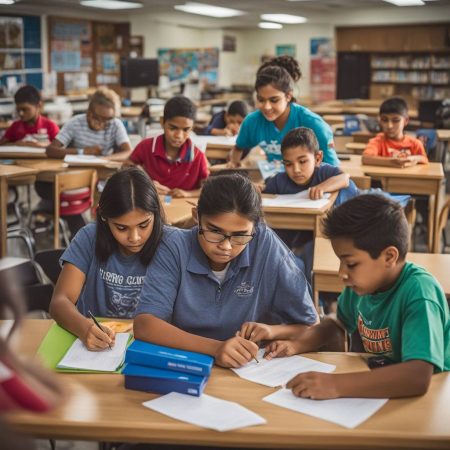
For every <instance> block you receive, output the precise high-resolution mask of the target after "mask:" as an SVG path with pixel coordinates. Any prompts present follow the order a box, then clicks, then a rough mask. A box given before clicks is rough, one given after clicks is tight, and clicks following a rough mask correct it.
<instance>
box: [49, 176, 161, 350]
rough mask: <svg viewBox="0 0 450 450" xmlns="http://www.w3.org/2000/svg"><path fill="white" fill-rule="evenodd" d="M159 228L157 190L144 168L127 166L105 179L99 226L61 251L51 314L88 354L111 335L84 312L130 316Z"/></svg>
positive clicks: (101, 346)
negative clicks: (84, 346)
mask: <svg viewBox="0 0 450 450" xmlns="http://www.w3.org/2000/svg"><path fill="white" fill-rule="evenodd" d="M163 224H164V218H163V215H162V210H161V204H160V202H159V197H158V194H157V192H156V189H155V186H154V185H153V183H152V182H151V180H150V179H149V178H148V176H147V175H146V174H145V173H144V172H143V171H142V170H140V169H138V168H136V167H131V168H128V169H125V170H122V171H120V172H117V173H115V174H114V175H113V176H112V177H111V178H110V179H109V180H108V182H107V183H106V185H105V188H104V191H103V192H102V195H101V197H100V201H99V205H98V209H97V223H96V224H89V225H86V226H85V227H84V228H82V229H81V230H80V231H79V232H78V233H77V235H76V236H75V238H74V240H73V241H72V242H71V244H70V246H69V247H68V248H67V250H66V251H65V252H64V253H63V255H62V257H61V262H62V263H63V264H64V266H63V269H62V272H61V275H60V276H59V279H58V282H57V284H56V287H55V292H54V294H53V297H52V301H51V303H50V314H51V315H52V317H53V318H54V319H55V321H56V322H58V323H59V324H60V325H61V326H62V327H64V328H66V329H67V330H68V331H70V332H71V333H73V334H75V335H76V336H78V337H79V338H80V339H81V340H82V341H83V342H84V344H85V345H86V347H87V348H88V349H89V350H94V351H95V350H103V349H105V348H106V347H108V345H109V344H111V343H113V342H114V333H113V332H112V331H111V330H110V329H108V328H107V327H103V328H104V329H105V331H106V332H105V333H104V332H102V331H101V330H99V329H98V328H97V327H96V326H94V322H93V321H92V320H90V319H89V318H87V317H86V316H87V315H88V311H92V313H93V314H94V315H95V316H101V317H121V318H131V317H133V316H134V310H135V308H136V305H137V302H138V298H139V294H140V291H141V287H142V284H143V281H144V276H145V272H146V268H147V265H148V264H149V263H150V261H151V260H152V258H153V255H154V254H155V251H156V249H157V247H158V244H159V241H160V239H161V236H162V234H163Z"/></svg>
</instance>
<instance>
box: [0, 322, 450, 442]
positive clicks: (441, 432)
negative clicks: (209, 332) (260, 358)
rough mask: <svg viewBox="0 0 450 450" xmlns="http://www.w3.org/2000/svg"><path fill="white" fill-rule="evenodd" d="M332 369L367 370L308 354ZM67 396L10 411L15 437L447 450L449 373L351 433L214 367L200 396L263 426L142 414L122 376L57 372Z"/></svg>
mask: <svg viewBox="0 0 450 450" xmlns="http://www.w3.org/2000/svg"><path fill="white" fill-rule="evenodd" d="M50 324H51V321H49V320H28V321H26V322H25V324H24V327H23V328H22V330H21V331H20V332H19V336H18V342H17V343H18V351H19V354H25V355H29V356H31V355H34V354H35V352H36V349H37V347H38V346H39V343H40V341H41V340H42V338H43V337H44V335H45V333H46V331H47V330H48V328H49V326H50ZM308 357H311V358H314V359H317V360H320V361H323V362H326V363H330V364H335V365H336V366H337V372H341V373H343V372H350V371H366V370H368V369H367V367H366V364H365V363H364V362H363V360H362V358H361V357H360V356H359V355H356V354H351V353H348V354H343V353H310V354H308ZM56 376H58V377H59V378H60V379H61V380H63V382H64V385H65V386H66V387H67V389H68V391H69V394H68V398H67V401H66V402H65V404H64V405H62V406H61V407H59V408H58V409H57V410H55V411H53V412H51V413H46V414H30V413H23V412H22V413H14V414H8V415H7V420H8V421H9V422H10V423H11V424H12V426H13V427H14V428H16V429H17V430H18V431H22V432H24V433H28V434H31V435H32V436H35V437H37V438H55V439H77V440H93V441H95V440H100V441H111V442H114V441H115V442H152V443H159V444H184V445H198V446H201V445H209V446H217V447H221V446H231V447H237V448H244V447H250V448H251V447H259V448H261V447H264V448H278V449H280V448H298V449H300V448H303V449H305V448H309V449H312V448H314V449H324V448H327V449H354V450H356V449H358V450H361V449H387V448H390V449H393V448H395V449H406V448H409V449H411V448H416V449H424V448H426V449H439V448H441V449H444V448H447V449H448V448H449V447H450V427H449V426H448V424H449V423H450V409H449V408H448V404H449V401H450V373H449V372H446V373H441V374H438V375H433V378H432V381H431V385H430V389H429V391H428V392H427V394H426V395H424V396H422V397H415V398H409V399H396V400H390V401H389V402H388V403H387V404H386V405H384V406H383V408H382V409H381V410H380V411H378V412H377V413H376V414H375V415H374V416H372V417H371V418H370V419H369V420H367V421H366V422H364V423H363V424H362V425H360V426H359V427H357V428H355V429H346V428H343V427H340V426H338V425H335V424H333V423H330V422H325V421H323V420H320V419H316V418H314V417H310V416H306V415H303V414H299V413H295V412H293V411H289V410H287V409H284V408H279V407H277V406H275V405H271V404H269V403H266V402H263V401H262V398H263V397H265V396H266V395H269V394H270V393H272V392H274V389H273V388H269V387H266V386H261V385H258V384H255V383H251V382H249V381H246V380H243V379H240V378H238V376H237V375H235V374H234V373H233V372H231V371H230V370H226V369H221V368H218V367H215V368H213V372H212V376H211V377H210V380H209V382H208V384H207V386H206V390H205V392H206V393H207V394H209V395H212V396H215V397H218V398H222V399H225V400H231V401H236V402H238V403H240V404H241V405H243V406H244V407H246V408H249V409H250V410H252V411H254V412H255V413H257V414H260V415H261V416H262V417H264V418H265V419H266V420H267V424H266V425H261V426H255V427H249V428H243V429H240V430H235V431H229V432H224V433H219V432H216V431H212V430H207V429H203V428H199V427H196V426H194V425H189V424H187V423H184V422H180V421H177V420H174V419H170V418H168V417H166V416H164V415H162V414H158V413H156V412H154V411H151V410H149V409H146V408H145V407H143V406H142V403H143V402H144V401H148V400H151V399H153V398H156V397H157V395H156V394H151V393H145V392H138V391H131V390H126V389H124V387H123V376H122V375H115V374H111V375H102V374H92V375H90V374H57V375H56Z"/></svg>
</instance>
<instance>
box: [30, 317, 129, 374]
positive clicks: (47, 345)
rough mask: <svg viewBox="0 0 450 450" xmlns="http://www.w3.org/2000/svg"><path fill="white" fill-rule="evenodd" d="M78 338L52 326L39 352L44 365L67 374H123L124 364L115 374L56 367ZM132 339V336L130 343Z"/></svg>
mask: <svg viewBox="0 0 450 450" xmlns="http://www.w3.org/2000/svg"><path fill="white" fill-rule="evenodd" d="M76 339H77V337H76V336H75V335H74V334H72V333H70V332H69V331H67V330H65V329H64V328H61V327H60V326H59V325H58V324H57V323H54V324H52V326H51V327H50V329H49V330H48V332H47V334H46V336H45V338H44V339H43V340H42V342H41V345H40V346H39V348H38V350H37V354H38V355H39V357H40V359H41V361H42V363H43V364H44V366H45V367H48V368H49V369H52V370H56V371H57V372H66V373H121V372H122V369H123V364H122V365H121V366H120V367H119V368H118V369H117V370H116V371H114V372H103V371H97V370H84V369H83V370H81V369H60V368H58V367H56V366H57V365H58V363H59V361H61V359H62V358H63V356H64V355H65V354H66V352H67V350H69V348H70V347H71V345H72V344H73V343H74V342H75V340H76ZM131 341H132V338H131V336H130V342H131Z"/></svg>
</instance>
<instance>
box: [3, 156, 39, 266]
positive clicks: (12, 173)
mask: <svg viewBox="0 0 450 450" xmlns="http://www.w3.org/2000/svg"><path fill="white" fill-rule="evenodd" d="M36 173H37V171H36V170H35V169H30V168H26V167H19V166H14V165H9V164H8V165H7V164H0V258H3V257H4V256H6V236H7V233H8V230H7V204H8V180H9V179H13V178H15V177H23V176H29V175H35V174H36Z"/></svg>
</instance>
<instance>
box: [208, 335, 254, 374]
mask: <svg viewBox="0 0 450 450" xmlns="http://www.w3.org/2000/svg"><path fill="white" fill-rule="evenodd" d="M257 354H258V346H257V345H256V344H255V343H254V342H252V341H249V340H247V339H244V338H242V337H240V336H235V337H232V338H231V339H227V340H226V341H223V342H222V343H221V345H220V346H219V348H218V350H217V352H216V354H215V362H216V364H217V365H218V366H222V367H235V368H237V367H241V366H243V365H245V364H247V363H248V362H249V361H251V360H252V359H253V358H254V357H255V356H256V355H257Z"/></svg>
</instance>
